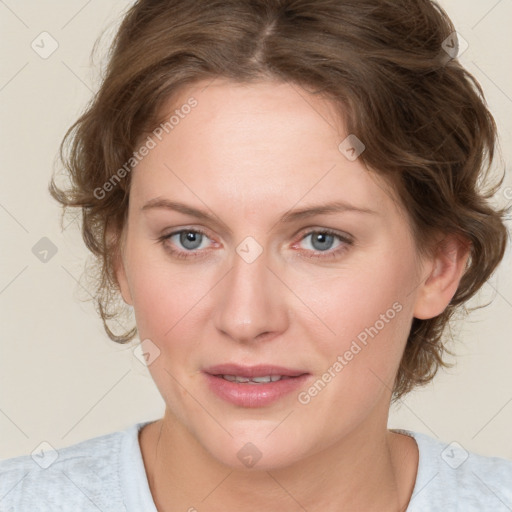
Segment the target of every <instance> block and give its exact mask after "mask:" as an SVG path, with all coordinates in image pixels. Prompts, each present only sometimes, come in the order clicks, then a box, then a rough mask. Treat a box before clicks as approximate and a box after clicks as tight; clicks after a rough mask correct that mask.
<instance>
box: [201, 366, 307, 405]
mask: <svg viewBox="0 0 512 512" xmlns="http://www.w3.org/2000/svg"><path fill="white" fill-rule="evenodd" d="M203 373H204V374H205V376H206V377H207V382H208V385H209V389H210V390H211V391H212V392H214V393H215V394H216V395H217V396H218V397H220V398H222V399H223V400H225V401H228V402H230V403H232V404H234V405H238V406H240V407H263V406H265V405H270V404H272V403H273V402H275V401H277V400H279V399H280V398H282V397H284V396H285V395H288V394H289V393H290V392H292V391H294V390H297V388H299V387H301V386H303V385H304V384H305V383H306V380H307V379H308V377H310V374H309V373H308V372H306V371H304V370H298V369H295V368H286V367H283V366H275V365H258V366H240V365H234V364H224V365H217V366H211V367H209V368H206V369H204V370H203Z"/></svg>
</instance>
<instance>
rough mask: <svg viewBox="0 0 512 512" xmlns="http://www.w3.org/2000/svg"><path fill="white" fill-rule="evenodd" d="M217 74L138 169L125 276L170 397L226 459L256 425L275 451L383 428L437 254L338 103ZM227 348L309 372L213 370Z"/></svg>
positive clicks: (255, 438)
mask: <svg viewBox="0 0 512 512" xmlns="http://www.w3.org/2000/svg"><path fill="white" fill-rule="evenodd" d="M206 85H207V83H206V82H201V83H197V84H195V85H194V86H191V87H189V88H187V89H186V90H184V91H182V93H181V95H180V98H177V99H175V101H174V102H173V105H172V108H171V106H169V108H170V109H171V110H172V111H174V110H175V109H176V108H179V107H180V106H181V105H183V104H185V103H187V101H188V100H189V99H190V98H194V99H195V100H196V101H197V105H196V106H195V107H194V108H193V109H187V112H188V111H189V110H190V112H189V113H188V114H187V115H183V117H182V118H181V117H180V120H179V123H178V124H176V125H175V126H174V127H173V129H172V130H169V133H165V132H164V133H163V136H161V139H162V140H161V141H159V140H158V139H157V138H155V141H156V142H157V144H156V146H155V147H153V148H152V149H151V150H150V151H149V153H148V154H147V156H145V157H144V158H143V159H142V160H141V161H140V163H138V164H137V166H136V167H135V168H134V170H133V171H132V172H133V175H132V185H131V191H130V204H129V212H128V219H127V224H126V226H125V230H124V232H123V236H124V238H123V251H122V262H121V264H120V266H119V270H118V279H119V282H120V285H121V289H122V293H123V298H124V300H125V301H126V302H127V303H129V304H131V305H133V307H134V312H135V316H136V322H137V326H138V330H139V336H140V339H141V340H150V341H149V342H145V343H149V344H150V345H147V347H151V348H149V350H148V351H149V352H150V353H151V352H152V353H153V354H154V355H155V354H158V356H157V357H156V358H154V360H153V357H154V355H153V356H151V355H150V357H151V358H152V360H151V364H150V365H149V370H150V372H151V375H152V377H153V379H154V381H155V383H156V385H157V387H158V389H159V391H160V393H161V395H162V397H163V399H164V400H165V402H166V405H167V413H168V414H170V415H171V416H172V417H173V418H174V419H175V420H176V421H177V422H179V424H181V425H183V426H184V427H185V428H186V430H187V431H188V432H189V433H190V435H191V436H192V437H193V438H195V439H196V440H197V441H198V442H199V443H200V445H201V446H202V447H204V448H205V450H206V451H207V452H208V453H209V454H211V455H212V456H213V457H214V458H215V459H217V460H218V461H220V462H222V463H224V464H227V465H229V466H233V467H241V461H240V459H239V457H238V456H237V454H238V453H239V451H240V450H241V448H243V447H244V446H246V443H248V442H251V443H252V444H253V445H254V446H255V447H257V450H258V451H259V452H260V453H261V454H262V457H261V460H260V462H258V466H259V467H262V468H265V467H266V468H276V467H280V466H286V465H288V464H291V463H293V462H296V461H298V460H300V459H303V458H305V457H307V456H310V455H313V454H315V453H318V452H320V451H321V450H324V449H326V448H328V447H331V446H335V445H336V444H337V443H341V442H342V441H343V440H346V439H348V438H350V437H351V436H354V435H356V433H361V432H365V433H366V434H368V435H370V433H371V432H373V431H374V430H375V429H383V428H384V429H385V428H386V420H387V410H388V407H389V401H390V396H391V388H392V386H393V381H394V377H395V374H396V371H397V368H398V365H399V362H400V358H401V355H402V352H403V349H404V346H405V342H406V340H407V336H408V333H409V328H410V323H411V321H412V318H413V316H414V314H415V308H417V307H418V300H419V299H418V290H419V288H418V284H419V282H420V276H421V275H422V273H423V271H424V267H423V263H422V260H420V258H419V257H418V255H417V252H416V249H415V246H414V242H413V239H412V237H411V231H410V228H409V225H408V220H407V217H406V215H405V214H404V212H403V211H402V210H401V208H400V206H399V204H398V203H397V201H396V200H395V199H394V198H393V194H392V193H391V191H390V189H389V186H388V185H387V184H386V183H385V182H384V181H383V180H382V179H381V178H379V177H378V175H377V174H375V173H373V172H371V171H370V170H368V169H367V168H366V167H365V165H364V164H363V163H362V161H361V159H359V158H358V159H355V160H353V158H352V159H349V158H347V156H346V154H344V153H343V152H342V151H340V149H339V145H340V143H341V142H342V141H343V140H344V139H345V138H346V137H347V136H348V135H349V134H348V133H346V131H344V130H345V129H344V126H343V122H342V121H341V120H340V119H339V118H337V117H336V116H335V115H334V114H333V112H334V110H333V106H332V104H329V103H328V102H327V100H322V99H320V98H319V97H318V96H312V95H310V94H308V93H306V92H305V91H303V90H301V89H299V88H298V87H297V86H290V85H288V84H276V83H270V82H262V83H257V84H251V85H240V84H234V83H231V82H228V81H223V80H220V79H217V80H215V81H214V82H212V83H210V85H208V87H206ZM205 87H206V88H205ZM171 113H172V112H171ZM343 147H344V146H343ZM165 202H167V207H166V206H165ZM171 203H174V206H176V204H177V203H179V205H182V206H179V207H177V208H171V207H170V206H171ZM332 203H337V204H338V206H339V208H338V209H331V210H328V209H326V208H325V207H326V206H327V205H330V204H332ZM314 208H318V210H316V211H314V210H313V209H314ZM322 208H323V209H324V210H321V209H322ZM193 210H197V211H200V212H203V213H202V214H201V215H200V216H199V215H196V214H194V211H193ZM299 211H301V212H302V213H301V214H299V213H298V212H299ZM306 212H309V213H306ZM221 364H236V365H240V366H244V367H247V366H251V367H252V366H256V365H275V366H280V367H284V368H287V369H289V370H293V371H294V373H295V374H297V373H299V374H305V375H303V376H302V377H300V378H297V377H292V378H289V379H283V380H282V381H279V382H276V383H273V384H247V383H229V382H227V381H226V380H225V379H223V378H222V377H213V376H212V375H209V374H208V373H206V372H207V370H208V369H211V367H213V366H215V365H221ZM233 372H234V370H233ZM233 372H231V373H233ZM213 373H215V372H213ZM270 373H273V371H272V370H271V369H270V370H268V371H266V373H265V374H266V375H269V374H270ZM277 373H279V372H278V371H277ZM291 381H293V382H291ZM226 386H227V387H226ZM259 386H261V388H260V390H258V387H259ZM242 387H243V388H244V389H242ZM222 390H224V392H227V393H230V392H231V395H230V396H231V398H230V399H228V398H226V396H225V395H223V394H222V392H223V391H222ZM226 390H227V391H226ZM245 449H246V450H255V449H254V447H252V448H247V446H246V448H245Z"/></svg>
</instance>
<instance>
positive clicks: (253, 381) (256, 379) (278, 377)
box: [222, 375, 288, 384]
mask: <svg viewBox="0 0 512 512" xmlns="http://www.w3.org/2000/svg"><path fill="white" fill-rule="evenodd" d="M222 378H224V379H226V380H229V381H230V382H238V383H249V384H261V383H269V382H277V381H278V380H281V379H285V378H288V377H283V376H282V375H266V376H264V377H252V378H248V377H240V376H238V375H223V376H222Z"/></svg>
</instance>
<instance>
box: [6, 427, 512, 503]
mask: <svg viewBox="0 0 512 512" xmlns="http://www.w3.org/2000/svg"><path fill="white" fill-rule="evenodd" d="M148 423H151V422H150V421H146V422H141V423H135V424H133V425H131V426H130V427H128V428H127V429H126V430H121V431H118V432H112V433H110V434H105V435H102V436H99V437H95V438H92V439H87V440H85V441H82V442H80V443H77V444H74V445H72V446H68V447H65V448H60V449H59V450H56V451H53V450H52V449H51V448H50V447H49V446H48V447H45V446H44V445H43V446H41V448H40V449H39V450H38V451H36V452H35V453H34V454H33V455H21V456H18V457H13V458H10V459H4V460H0V511H1V512H11V511H12V512H58V511H73V512H75V511H81V512H83V511H94V512H98V511H101V512H120V511H124V512H157V509H156V506H155V504H154V502H153V499H152V496H151V491H150V489H149V484H148V480H147V475H146V472H145V469H144V463H143V459H142V453H141V451H140V445H139V439H138V432H139V430H140V429H141V428H142V427H143V426H144V425H147V424H148ZM397 432H400V433H403V434H406V435H409V436H411V437H413V438H414V439H415V440H416V443H417V444H418V449H419V464H418V474H417V477H416V483H415V486H414V491H413V495H412V498H411V501H410V503H409V506H408V508H407V512H440V511H441V512H451V511H461V512H473V511H475V512H476V511H478V512H481V511H492V512H501V511H503V512H511V511H512V461H509V460H506V459H502V458H497V457H484V456H480V455H476V454H474V453H468V452H466V451H465V450H464V449H463V448H462V447H461V446H460V445H458V444H457V443H450V444H444V443H442V442H440V441H438V440H436V439H433V438H431V437H429V436H427V435H425V434H420V433H417V432H410V431H406V430H397ZM196 505H197V506H196ZM194 506H196V508H197V510H201V509H202V508H203V507H201V506H200V504H193V503H191V509H192V510H193V508H194Z"/></svg>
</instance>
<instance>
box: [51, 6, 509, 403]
mask: <svg viewBox="0 0 512 512" xmlns="http://www.w3.org/2000/svg"><path fill="white" fill-rule="evenodd" d="M453 48H455V51H456V50H457V38H456V34H455V29H454V26H453V24H452V22H451V20H450V19H449V17H448V16H447V14H446V13H445V12H444V10H443V9H442V8H441V7H440V6H439V5H438V4H437V3H435V2H433V1H431V0H208V1H207V2H205V1H203V0H139V1H137V2H135V3H134V4H133V6H131V7H130V8H129V9H128V11H127V12H126V13H125V15H124V18H123V19H122V22H121V24H120V27H119V29H118V31H117V33H116V35H115V37H114V40H113V42H112V45H111V46H110V49H109V54H108V59H107V66H106V67H105V72H104V75H103V78H102V81H101V84H100V87H99V90H98V91H97V93H96V94H95V95H94V96H93V98H92V99H91V101H90V103H89V104H88V106H87V108H86V109H85V112H84V113H83V114H82V115H81V117H80V118H79V119H78V120H77V121H76V122H75V123H74V124H73V125H72V126H71V127H70V128H69V130H68V131H67V133H66V135H65V137H64V139H63V141H62V143H61V146H60V153H59V156H60V158H61V160H62V162H63V163H64V168H65V170H66V172H67V174H68V176H69V178H70V184H69V186H68V187H67V188H59V186H58V185H57V184H56V182H55V176H52V178H51V180H50V184H49V190H50V193H51V195H52V196H53V197H54V198H55V199H56V200H57V201H58V202H60V203H61V205H62V206H63V212H62V213H63V216H64V213H65V211H66V209H67V208H68V207H74V208H77V207H78V208H80V209H81V213H82V216H81V217H82V223H81V225H82V236H83V239H84V241H85V244H86V245H87V247H88V248H89V249H90V251H92V253H93V255H94V266H93V269H92V270H94V272H90V273H89V277H91V278H93V279H94V286H95V294H94V301H95V305H96V310H97V312H98V314H99V315H101V318H102V320H103V325H104V327H105V330H106V332H107V334H108V336H109V337H110V338H111V339H112V340H114V341H116V342H119V343H125V342H128V341H130V340H131V339H133V338H134V337H135V336H136V334H137V327H136V326H135V327H133V328H132V329H131V330H130V331H128V332H121V333H118V334H115V333H114V332H113V330H112V329H111V328H110V327H109V322H110V321H112V320H116V319H118V317H119V315H121V307H122V300H120V289H119V284H118V282H117V280H116V276H115V272H114V266H113V264H114V262H115V258H116V257H117V256H118V255H119V254H120V240H121V234H122V231H123V228H124V225H125V221H126V218H127V210H128V198H129V192H130V182H131V180H130V173H129V172H125V173H121V175H122V176H123V177H122V179H120V180H119V175H120V173H119V170H120V169H121V167H122V166H123V165H125V164H126V162H128V161H130V158H132V157H133V154H134V150H135V149H136V148H137V141H140V140H141V137H142V136H143V135H144V134H147V133H149V132H150V131H151V130H152V129H153V128H154V127H155V126H157V125H158V123H159V122H160V121H161V119H160V118H159V116H162V111H161V109H162V108H163V107H164V106H165V105H167V104H168V101H169V99H170V98H172V97H173V96H174V95H175V94H177V92H178V91H180V90H182V88H184V87H186V86H187V85H189V84H193V83H195V82H198V81H200V80H204V79H213V78H214V77H222V78H228V79H230V80H233V81H235V82H238V83H251V82H254V81H259V80H262V79H274V80H278V81H281V82H289V83H292V84H296V85H298V86H301V87H303V88H304V89H305V90H307V91H308V92H310V93H312V94H319V95H323V96H325V97H328V98H330V99H331V100H332V104H333V107H334V108H336V109H337V108H338V107H339V109H340V114H341V115H342V116H343V117H342V118H343V119H344V121H345V122H346V127H347V130H348V133H350V134H354V135H356V136H357V138H358V139H360V140H361V141H363V142H364V144H365V146H366V149H365V151H364V152H363V153H362V154H361V155H360V156H359V158H360V159H361V160H362V162H363V163H364V164H365V165H366V166H367V167H369V168H372V169H375V170H377V171H378V172H379V173H380V174H382V175H383V176H385V177H386V179H387V180H388V181H389V182H390V183H392V185H393V190H395V191H396V192H397V197H399V198H400V201H401V203H402V204H403V206H404V208H405V210H406V211H407V212H408V215H409V220H410V223H411V226H412V231H413V234H414V238H415V242H416V246H417V248H418V250H419V251H420V252H421V253H423V252H425V251H428V250H430V249H429V248H430V247H431V244H430V242H431V241H432V240H433V236H434V234H436V233H439V232H442V233H446V234H448V233H449V234H454V235H456V236H458V237H460V238H462V239H464V240H467V241H468V242H470V256H469V259H468V262H467V264H466V268H465V271H464V274H463V276H462V278H461V281H460V284H459V287H458V289H457V291H456V293H455V295H454V297H453V298H452V300H451V302H450V304H449V305H448V306H447V307H446V309H445V311H444V312H443V313H442V314H440V315H438V316H436V317H435V318H431V319H427V320H421V319H417V318H414V319H413V321H412V325H411V330H410V333H409V336H408V341H407V344H406V347H405V351H404V353H403V356H402V360H401V363H400V367H399V370H398V372H397V376H396V381H395V385H394V389H393V398H394V399H395V400H396V399H398V398H400V397H401V396H402V395H404V394H405V393H407V392H409V391H410V390H412V389H413V388H414V387H415V386H419V385H423V384H426V383H427V382H429V381H430V380H431V379H432V378H433V377H434V375H435V373H436V372H437V370H438V368H439V367H440V366H447V363H446V361H445V360H444V359H443V356H444V353H445V352H446V351H447V348H446V343H445V342H444V340H443V336H442V335H443V332H444V331H445V327H446V326H447V324H448V323H449V320H450V319H451V317H452V315H453V313H454V312H455V311H456V310H458V311H460V310H461V309H462V310H464V312H466V313H467V308H466V307H465V302H466V301H468V299H470V298H471V297H472V296H473V295H474V294H475V293H476V292H477V291H478V290H479V288H480V287H481V286H482V285H483V284H484V283H485V282H486V281H487V280H488V278H489V277H490V276H491V275H492V273H493V272H494V270H495V268H496V267H497V265H498V264H499V262H500V261H501V259H502V258H503V255H504V252H505V249H506V244H507V230H506V227H505V224H504V222H503V221H504V217H505V215H506V213H508V209H505V208H503V209H501V210H500V209H498V208H497V207H495V206H492V205H491V202H490V200H491V199H492V196H493V195H494V194H495V193H496V191H497V190H498V188H499V187H500V186H501V184H502V182H503V177H502V178H501V180H499V182H498V183H495V182H494V183H493V184H491V183H489V181H488V179H489V177H490V173H489V171H490V169H491V164H492V162H493V158H494V156H495V150H496V148H497V129H496V124H495V121H494V119H493V117H492V115H491V113H490V112H489V110H488V108H487V104H486V102H485V99H484V95H483V92H482V89H481V86H480V85H479V84H478V82H477V80H476V79H475V78H474V77H473V76H472V75H471V74H470V73H469V72H468V71H467V70H466V69H464V68H463V66H461V64H460V63H459V61H458V60H457V58H456V55H454V54H453V50H452V49H453ZM125 169H126V167H125ZM116 173H117V178H116V179H117V181H118V183H117V182H116V184H115V185H116V186H112V187H110V188H109V192H108V193H103V192H102V193H101V194H99V193H98V190H103V191H104V190H105V183H107V182H110V183H112V179H113V177H114V175H115V174H116ZM484 185H485V187H484ZM110 232H114V233H116V236H114V237H110V236H108V234H109V233H110Z"/></svg>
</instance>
